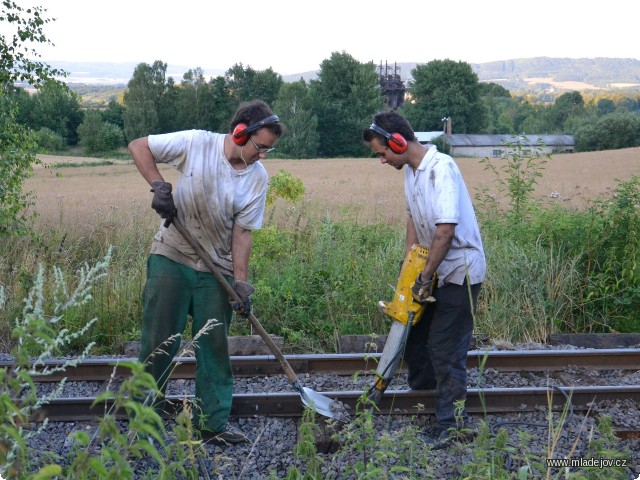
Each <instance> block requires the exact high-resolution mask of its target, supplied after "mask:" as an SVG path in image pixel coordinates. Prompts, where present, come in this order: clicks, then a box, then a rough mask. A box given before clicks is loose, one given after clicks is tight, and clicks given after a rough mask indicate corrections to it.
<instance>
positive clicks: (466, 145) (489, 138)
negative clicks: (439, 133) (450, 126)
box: [446, 134, 575, 158]
mask: <svg viewBox="0 0 640 480" xmlns="http://www.w3.org/2000/svg"><path fill="white" fill-rule="evenodd" d="M446 138H447V143H449V145H451V153H450V154H451V156H452V157H477V158H484V157H490V158H499V157H503V156H505V155H506V153H507V151H508V148H507V146H506V145H507V144H509V143H514V142H516V141H519V142H520V144H521V145H522V146H523V147H524V150H525V153H526V148H527V146H530V147H531V148H532V149H533V148H534V147H536V146H537V147H538V148H539V150H540V152H541V153H543V154H546V153H550V154H551V153H571V152H573V151H574V149H575V140H574V138H573V135H537V134H531V135H519V136H513V135H465V134H450V135H446Z"/></svg>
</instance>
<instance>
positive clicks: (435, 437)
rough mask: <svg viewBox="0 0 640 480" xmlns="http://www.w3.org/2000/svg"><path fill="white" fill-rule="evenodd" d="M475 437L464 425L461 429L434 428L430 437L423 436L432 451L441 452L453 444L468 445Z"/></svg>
mask: <svg viewBox="0 0 640 480" xmlns="http://www.w3.org/2000/svg"><path fill="white" fill-rule="evenodd" d="M475 436H476V432H474V431H473V430H471V429H470V428H468V426H467V425H466V424H465V426H464V427H463V428H455V427H452V428H447V429H442V428H439V429H438V428H436V429H435V430H434V431H433V433H432V434H431V435H428V436H425V437H426V438H425V439H424V441H425V443H426V444H427V445H429V446H430V447H431V449H432V450H442V449H443V448H448V447H450V446H452V445H453V444H454V443H458V444H464V443H470V442H471V441H473V439H474V438H475Z"/></svg>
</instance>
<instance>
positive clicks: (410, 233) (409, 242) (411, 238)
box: [404, 217, 418, 255]
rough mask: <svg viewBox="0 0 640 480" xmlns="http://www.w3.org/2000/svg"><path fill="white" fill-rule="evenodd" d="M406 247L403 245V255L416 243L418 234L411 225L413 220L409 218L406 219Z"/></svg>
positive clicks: (413, 225)
mask: <svg viewBox="0 0 640 480" xmlns="http://www.w3.org/2000/svg"><path fill="white" fill-rule="evenodd" d="M405 241H406V245H405V251H404V253H405V255H406V254H407V253H409V250H411V247H412V246H413V245H415V244H417V243H418V233H417V232H416V226H415V224H414V223H413V218H412V217H409V218H408V219H407V237H406V240H405Z"/></svg>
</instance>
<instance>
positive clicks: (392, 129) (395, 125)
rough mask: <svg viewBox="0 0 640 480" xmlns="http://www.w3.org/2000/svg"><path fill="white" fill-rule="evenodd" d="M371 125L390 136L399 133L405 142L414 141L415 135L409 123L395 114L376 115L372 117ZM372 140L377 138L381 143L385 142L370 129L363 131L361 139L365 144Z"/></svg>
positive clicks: (383, 138) (381, 136) (384, 139)
mask: <svg viewBox="0 0 640 480" xmlns="http://www.w3.org/2000/svg"><path fill="white" fill-rule="evenodd" d="M373 123H375V124H376V125H377V126H378V127H380V128H382V129H383V130H386V131H387V132H389V133H390V134H393V133H399V134H400V135H402V136H403V137H404V138H405V140H406V141H407V142H413V141H415V140H416V136H415V133H414V132H413V128H411V125H409V122H408V121H407V120H406V119H405V118H404V117H403V116H402V115H400V114H399V113H397V112H381V113H377V114H376V115H374V117H373ZM374 138H378V139H380V140H382V141H383V142H386V141H387V139H386V138H385V137H384V136H383V135H380V134H379V133H378V132H374V131H373V130H371V128H370V127H367V128H365V129H364V130H363V132H362V139H363V140H364V141H365V142H370V141H371V140H373V139H374Z"/></svg>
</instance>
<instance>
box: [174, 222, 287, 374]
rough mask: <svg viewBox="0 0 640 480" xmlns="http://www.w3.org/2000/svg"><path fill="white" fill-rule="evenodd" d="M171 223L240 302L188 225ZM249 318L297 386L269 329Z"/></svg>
mask: <svg viewBox="0 0 640 480" xmlns="http://www.w3.org/2000/svg"><path fill="white" fill-rule="evenodd" d="M171 223H173V225H174V226H175V227H176V230H178V232H180V234H181V235H182V236H183V237H184V239H185V240H186V241H187V243H188V244H189V245H190V246H191V248H193V249H194V250H195V252H196V253H197V254H198V256H199V257H200V258H201V259H202V261H203V262H204V264H205V265H206V267H207V268H208V269H209V270H210V271H211V273H213V275H214V276H215V277H216V279H218V281H219V282H220V285H222V287H223V288H224V290H225V291H226V292H227V295H229V297H230V298H231V299H232V300H234V301H236V302H239V301H240V297H239V296H238V294H237V293H236V291H235V290H234V289H233V287H232V286H231V284H230V283H229V282H228V281H227V279H226V278H224V275H222V273H220V270H218V268H217V267H216V266H215V264H214V263H213V260H211V257H210V256H209V254H208V253H207V252H206V251H205V249H204V248H202V246H201V245H200V243H198V241H197V240H196V239H195V238H193V235H191V232H189V230H187V229H186V227H185V226H184V225H183V224H182V222H181V221H180V220H179V219H178V217H173V219H172V220H171ZM248 318H249V321H250V322H251V325H253V328H255V329H256V331H257V332H258V334H259V335H260V337H261V338H262V340H263V341H264V343H266V344H267V347H269V350H271V353H273V355H274V356H275V357H276V359H277V360H278V361H279V362H280V365H281V366H282V369H283V370H284V373H285V374H286V375H287V378H288V379H289V380H290V381H291V383H293V384H294V385H296V386H297V385H299V382H298V376H297V375H296V373H295V372H294V371H293V368H291V365H290V364H289V362H288V361H287V359H286V358H284V355H283V354H282V352H281V351H280V349H279V348H278V346H277V345H276V344H275V342H274V341H273V339H272V338H271V336H270V335H269V334H268V333H267V331H266V330H265V329H264V328H263V327H262V325H261V324H260V322H259V321H258V319H257V318H256V316H255V315H254V314H253V312H249V316H248Z"/></svg>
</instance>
